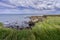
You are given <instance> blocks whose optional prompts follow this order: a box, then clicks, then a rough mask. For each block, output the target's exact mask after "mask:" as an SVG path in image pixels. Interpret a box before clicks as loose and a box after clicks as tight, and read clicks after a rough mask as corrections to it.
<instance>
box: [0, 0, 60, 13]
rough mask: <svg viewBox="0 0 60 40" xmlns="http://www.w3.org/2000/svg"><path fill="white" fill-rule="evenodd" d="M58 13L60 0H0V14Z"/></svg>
mask: <svg viewBox="0 0 60 40" xmlns="http://www.w3.org/2000/svg"><path fill="white" fill-rule="evenodd" d="M37 13H38V14H60V0H58V1H57V0H0V14H37Z"/></svg>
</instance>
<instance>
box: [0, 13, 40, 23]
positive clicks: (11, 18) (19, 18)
mask: <svg viewBox="0 0 60 40" xmlns="http://www.w3.org/2000/svg"><path fill="white" fill-rule="evenodd" d="M30 16H41V15H38V14H37V15H36V14H0V22H2V23H5V24H8V23H14V22H17V23H19V24H22V23H23V22H24V21H27V22H28V21H29V20H30V19H29V17H30Z"/></svg>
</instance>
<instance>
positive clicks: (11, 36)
mask: <svg viewBox="0 0 60 40" xmlns="http://www.w3.org/2000/svg"><path fill="white" fill-rule="evenodd" d="M0 40H60V17H48V18H47V19H46V20H45V21H43V22H38V23H36V25H35V26H34V27H33V28H32V30H30V29H29V30H28V29H24V30H15V29H10V28H3V27H2V25H1V27H0Z"/></svg>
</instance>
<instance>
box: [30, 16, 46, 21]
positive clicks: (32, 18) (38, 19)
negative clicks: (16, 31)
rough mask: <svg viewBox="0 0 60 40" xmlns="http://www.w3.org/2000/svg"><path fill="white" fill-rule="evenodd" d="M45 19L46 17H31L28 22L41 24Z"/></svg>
mask: <svg viewBox="0 0 60 40" xmlns="http://www.w3.org/2000/svg"><path fill="white" fill-rule="evenodd" d="M45 18H47V17H46V16H31V17H30V20H31V21H32V22H38V21H40V22H42V21H43V20H44V19H45Z"/></svg>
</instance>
